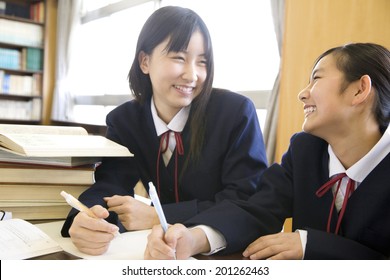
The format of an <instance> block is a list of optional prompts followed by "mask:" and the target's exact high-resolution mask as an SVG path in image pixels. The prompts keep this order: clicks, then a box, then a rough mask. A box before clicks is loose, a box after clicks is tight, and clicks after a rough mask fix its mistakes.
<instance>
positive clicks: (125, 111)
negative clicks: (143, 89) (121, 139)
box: [107, 99, 146, 120]
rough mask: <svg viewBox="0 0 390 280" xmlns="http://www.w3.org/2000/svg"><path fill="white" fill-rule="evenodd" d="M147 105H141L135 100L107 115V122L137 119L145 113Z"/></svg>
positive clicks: (119, 106)
mask: <svg viewBox="0 0 390 280" xmlns="http://www.w3.org/2000/svg"><path fill="white" fill-rule="evenodd" d="M145 109H146V104H143V105H141V104H140V103H139V102H138V101H137V100H135V99H133V100H130V101H127V102H125V103H123V104H121V105H118V106H117V107H116V108H115V109H113V110H112V111H111V112H109V113H108V114H107V120H117V119H129V118H133V117H136V116H137V115H139V114H140V113H141V112H143V111H145Z"/></svg>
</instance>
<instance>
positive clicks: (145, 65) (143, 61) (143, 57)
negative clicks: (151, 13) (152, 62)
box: [138, 51, 149, 74]
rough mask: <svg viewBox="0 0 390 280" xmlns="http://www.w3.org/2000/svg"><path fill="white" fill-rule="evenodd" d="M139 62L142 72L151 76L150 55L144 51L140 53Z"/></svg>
mask: <svg viewBox="0 0 390 280" xmlns="http://www.w3.org/2000/svg"><path fill="white" fill-rule="evenodd" d="M138 62H139V65H140V68H141V71H142V72H143V73H144V74H149V55H147V54H146V53H145V52H143V51H140V53H139V55H138Z"/></svg>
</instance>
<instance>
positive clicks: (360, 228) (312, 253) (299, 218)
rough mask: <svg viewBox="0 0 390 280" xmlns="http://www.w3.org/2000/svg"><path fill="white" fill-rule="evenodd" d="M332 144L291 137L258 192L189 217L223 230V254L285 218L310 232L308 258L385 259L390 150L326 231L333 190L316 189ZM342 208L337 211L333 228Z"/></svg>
mask: <svg viewBox="0 0 390 280" xmlns="http://www.w3.org/2000/svg"><path fill="white" fill-rule="evenodd" d="M327 148H328V143H326V142H325V141H323V140H322V139H320V138H317V137H315V136H312V135H309V134H307V133H303V132H302V133H299V134H296V135H295V136H293V137H292V139H291V142H290V147H289V149H288V151H287V153H286V154H285V155H284V156H283V159H282V163H281V165H278V164H274V165H272V166H271V167H270V168H269V169H268V170H266V171H265V172H264V173H263V176H262V179H261V182H260V185H259V191H258V192H257V193H256V194H255V195H253V196H252V197H251V198H250V199H249V200H247V201H246V202H244V201H236V202H233V201H224V202H221V203H220V204H219V205H217V206H216V207H213V208H211V209H209V210H207V211H205V212H202V213H200V214H199V215H197V216H195V217H193V218H192V219H190V220H189V221H187V223H186V224H187V225H192V224H206V225H209V226H212V227H214V228H215V229H217V230H219V231H220V232H221V233H222V234H223V235H224V236H225V238H226V240H227V248H226V249H225V250H224V251H225V252H224V253H231V252H234V251H239V250H243V249H244V248H246V246H247V245H248V244H249V243H251V242H253V241H254V240H255V239H257V238H259V237H260V236H262V235H266V234H271V233H276V232H279V231H280V230H281V229H282V225H283V222H284V220H285V218H288V217H293V230H296V229H305V230H307V231H308V235H307V245H306V252H305V256H304V257H305V259H382V258H385V259H387V258H389V256H390V180H389V176H390V175H389V174H390V173H389V172H390V155H387V156H386V157H385V158H384V159H383V160H382V161H381V162H380V163H379V164H378V165H377V166H376V167H375V168H374V169H373V170H372V172H371V173H370V174H369V175H368V176H367V177H366V178H365V179H364V180H363V182H361V184H360V185H359V187H358V188H357V189H356V191H355V192H354V193H353V194H352V196H351V197H350V198H349V200H348V204H347V208H346V212H345V214H344V217H343V219H342V223H341V230H340V231H341V232H339V234H338V235H335V234H334V233H326V226H327V221H328V216H329V211H330V206H331V203H332V199H333V195H332V192H331V191H328V193H326V194H325V195H324V196H323V197H322V198H319V197H317V196H316V194H315V193H316V191H317V190H318V188H320V187H321V186H322V185H323V184H324V183H325V182H327V181H328V179H329V168H328V164H329V155H328V152H327ZM336 222H337V210H335V211H333V217H332V227H331V232H334V230H335V224H336Z"/></svg>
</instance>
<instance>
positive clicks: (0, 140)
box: [0, 124, 132, 166]
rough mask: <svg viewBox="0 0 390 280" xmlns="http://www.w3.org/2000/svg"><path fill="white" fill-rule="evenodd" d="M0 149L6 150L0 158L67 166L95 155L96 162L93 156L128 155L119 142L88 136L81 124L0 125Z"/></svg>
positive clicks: (80, 162) (83, 161)
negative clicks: (79, 125) (76, 159)
mask: <svg viewBox="0 0 390 280" xmlns="http://www.w3.org/2000/svg"><path fill="white" fill-rule="evenodd" d="M0 149H2V150H3V151H7V152H9V154H7V157H6V156H4V155H2V154H3V152H2V154H0V156H1V155H2V156H1V157H0V161H1V160H3V161H13V162H24V163H45V160H46V161H47V162H48V164H55V163H57V164H58V165H68V166H74V165H77V164H85V163H88V162H87V161H86V160H85V157H92V158H95V162H96V158H97V157H129V156H132V154H131V153H130V152H129V150H128V149H127V148H126V147H124V146H122V145H120V144H117V143H115V142H113V141H111V140H109V139H107V138H105V137H103V136H100V135H89V134H88V132H87V131H86V130H85V129H84V128H82V127H69V126H45V125H12V124H0ZM12 154H14V155H15V157H13V156H12ZM17 155H19V156H17ZM23 157H24V158H23ZM10 158H11V160H10ZM75 158H79V161H75V160H74V159H75ZM82 158H84V159H82ZM72 160H74V162H73V163H72Z"/></svg>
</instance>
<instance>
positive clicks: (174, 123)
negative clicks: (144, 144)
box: [150, 96, 191, 165]
mask: <svg viewBox="0 0 390 280" xmlns="http://www.w3.org/2000/svg"><path fill="white" fill-rule="evenodd" d="M150 109H151V111H152V117H153V122H154V126H155V128H156V132H157V136H161V135H162V134H163V133H165V132H167V131H169V130H171V132H170V133H169V147H168V148H169V149H167V151H166V152H165V153H164V154H163V160H164V163H165V165H167V164H168V162H169V160H170V158H171V156H172V152H173V151H174V150H175V147H176V139H175V134H174V133H173V132H172V131H174V132H182V131H183V129H184V127H185V125H186V123H187V120H188V116H189V114H190V109H191V105H189V106H187V107H183V108H182V109H181V110H180V111H179V112H178V113H177V114H176V115H175V116H174V117H173V119H172V120H171V121H170V122H169V123H168V124H166V123H165V122H164V121H163V120H162V119H161V118H160V117H159V116H158V113H157V109H156V106H155V105H154V100H153V96H152V100H151V102H150Z"/></svg>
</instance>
